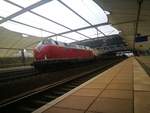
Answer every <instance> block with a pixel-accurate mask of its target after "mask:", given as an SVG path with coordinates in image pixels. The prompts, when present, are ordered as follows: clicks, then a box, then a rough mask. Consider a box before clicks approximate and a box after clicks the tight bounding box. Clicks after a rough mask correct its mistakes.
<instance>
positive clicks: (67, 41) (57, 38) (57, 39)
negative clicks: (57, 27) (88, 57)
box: [51, 36, 75, 43]
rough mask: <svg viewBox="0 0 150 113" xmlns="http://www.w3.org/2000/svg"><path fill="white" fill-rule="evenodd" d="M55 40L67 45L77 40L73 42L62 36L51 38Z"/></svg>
mask: <svg viewBox="0 0 150 113" xmlns="http://www.w3.org/2000/svg"><path fill="white" fill-rule="evenodd" d="M51 38H52V39H53V40H55V41H61V42H65V43H71V42H74V41H75V40H71V39H68V38H65V37H62V36H57V37H51Z"/></svg>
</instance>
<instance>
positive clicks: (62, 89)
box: [0, 60, 121, 113]
mask: <svg viewBox="0 0 150 113" xmlns="http://www.w3.org/2000/svg"><path fill="white" fill-rule="evenodd" d="M120 61H121V60H116V61H113V62H109V63H105V65H103V66H99V67H98V66H97V67H96V68H95V69H92V70H88V71H86V72H84V73H80V74H77V75H76V76H70V77H67V78H65V79H63V80H60V81H57V82H55V83H53V84H49V85H45V86H42V87H40V88H38V89H36V90H33V91H32V92H31V93H30V94H27V95H24V96H22V97H21V98H18V99H15V100H12V101H9V102H6V103H3V104H1V105H0V113H1V112H2V113H31V112H33V111H34V110H36V109H38V108H39V107H41V106H43V105H45V104H46V103H48V102H50V101H52V100H54V99H55V98H57V97H59V96H61V95H63V94H65V93H66V92H68V91H70V90H71V89H73V88H75V87H77V86H79V85H80V84H82V83H84V82H86V81H87V80H89V79H91V78H92V77H94V76H96V75H97V74H98V73H101V72H103V71H104V70H106V69H108V68H109V67H111V66H113V65H114V64H116V63H118V62H120Z"/></svg>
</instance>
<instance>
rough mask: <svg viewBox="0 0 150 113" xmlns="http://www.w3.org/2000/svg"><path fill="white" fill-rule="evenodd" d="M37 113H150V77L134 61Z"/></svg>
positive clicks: (129, 61) (124, 63) (110, 71)
mask: <svg viewBox="0 0 150 113" xmlns="http://www.w3.org/2000/svg"><path fill="white" fill-rule="evenodd" d="M33 113H150V77H149V76H148V74H147V73H146V72H145V71H144V69H143V68H142V67H141V65H140V64H139V63H138V62H137V60H136V59H135V58H134V57H131V58H128V59H126V60H124V61H122V62H121V63H119V64H117V65H115V66H113V67H112V68H110V69H108V70H107V71H104V72H103V73H101V74H99V75H98V76H96V77H94V78H92V79H91V80H89V81H87V82H86V83H84V84H82V85H80V86H79V87H77V88H75V89H73V90H71V91H70V92H68V93H66V94H65V95H63V96H61V97H59V98H57V99H55V100H54V101H52V102H50V103H48V104H46V105H44V106H42V107H41V108H39V109H37V110H36V111H34V112H33Z"/></svg>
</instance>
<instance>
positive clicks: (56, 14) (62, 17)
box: [32, 0, 89, 29]
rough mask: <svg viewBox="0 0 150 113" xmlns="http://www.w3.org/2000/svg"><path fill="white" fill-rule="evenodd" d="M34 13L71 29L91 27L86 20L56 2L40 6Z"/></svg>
mask: <svg viewBox="0 0 150 113" xmlns="http://www.w3.org/2000/svg"><path fill="white" fill-rule="evenodd" d="M32 11H34V12H36V13H38V14H40V15H42V16H44V17H47V18H49V19H51V20H54V21H56V22H58V23H61V24H63V25H65V26H67V27H69V28H71V29H77V28H81V27H85V26H89V24H88V23H86V22H85V21H84V20H82V19H81V18H80V17H78V16H77V15H76V14H74V13H73V12H71V11H70V10H69V9H68V8H66V7H65V6H64V5H62V4H61V3H59V2H58V1H56V0H54V1H51V2H50V3H47V4H44V5H42V6H39V7H37V8H35V9H33V10H32Z"/></svg>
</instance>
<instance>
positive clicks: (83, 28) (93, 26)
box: [48, 23, 108, 38]
mask: <svg viewBox="0 0 150 113" xmlns="http://www.w3.org/2000/svg"><path fill="white" fill-rule="evenodd" d="M104 25H108V23H102V24H96V25H92V26H87V27H82V28H78V29H74V30H71V31H66V32H62V33H58V34H55V35H51V36H48V38H49V37H54V36H59V35H64V34H67V33H71V32H76V31H80V30H85V29H89V28H95V27H99V26H104Z"/></svg>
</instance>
